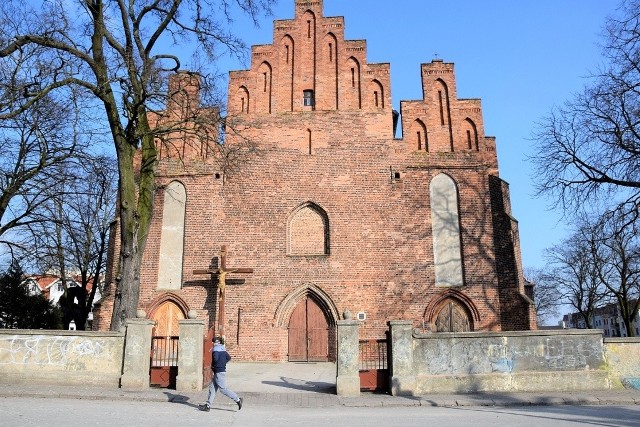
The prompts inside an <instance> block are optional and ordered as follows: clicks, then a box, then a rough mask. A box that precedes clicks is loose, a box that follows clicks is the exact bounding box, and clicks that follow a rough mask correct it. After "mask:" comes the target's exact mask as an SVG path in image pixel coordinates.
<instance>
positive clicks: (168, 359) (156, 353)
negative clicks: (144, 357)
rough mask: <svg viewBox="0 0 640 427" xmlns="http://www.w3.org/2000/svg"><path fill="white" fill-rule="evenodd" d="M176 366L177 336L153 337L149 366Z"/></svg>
mask: <svg viewBox="0 0 640 427" xmlns="http://www.w3.org/2000/svg"><path fill="white" fill-rule="evenodd" d="M164 366H178V337H177V336H173V337H153V338H152V341H151V367H152V368H159V367H164Z"/></svg>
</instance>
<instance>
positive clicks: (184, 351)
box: [176, 319, 204, 391]
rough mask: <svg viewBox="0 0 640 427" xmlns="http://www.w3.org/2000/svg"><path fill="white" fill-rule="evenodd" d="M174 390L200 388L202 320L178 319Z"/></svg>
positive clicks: (202, 348)
mask: <svg viewBox="0 0 640 427" xmlns="http://www.w3.org/2000/svg"><path fill="white" fill-rule="evenodd" d="M179 323H180V340H179V341H178V377H177V378H176V391H194V390H195V391H200V390H202V383H203V378H202V357H203V350H204V342H203V340H204V338H203V337H204V320H194V319H184V320H180V322H179Z"/></svg>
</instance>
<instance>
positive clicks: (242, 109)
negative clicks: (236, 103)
mask: <svg viewBox="0 0 640 427" xmlns="http://www.w3.org/2000/svg"><path fill="white" fill-rule="evenodd" d="M240 111H242V112H243V113H244V96H243V97H242V108H241V109H240Z"/></svg>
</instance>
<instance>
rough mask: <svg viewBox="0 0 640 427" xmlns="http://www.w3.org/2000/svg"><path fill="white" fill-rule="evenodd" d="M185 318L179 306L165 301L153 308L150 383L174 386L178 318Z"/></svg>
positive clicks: (176, 364)
mask: <svg viewBox="0 0 640 427" xmlns="http://www.w3.org/2000/svg"><path fill="white" fill-rule="evenodd" d="M184 318H185V316H184V313H183V312H182V310H181V309H180V307H179V306H178V305H177V304H176V303H174V302H172V301H165V302H163V303H162V304H160V306H159V307H158V308H157V309H156V310H154V312H153V313H152V315H151V319H152V320H155V322H156V326H155V327H154V328H153V337H152V344H151V385H152V386H157V387H168V388H175V383H176V377H177V375H178V337H179V335H180V323H179V322H180V320H183V319H184Z"/></svg>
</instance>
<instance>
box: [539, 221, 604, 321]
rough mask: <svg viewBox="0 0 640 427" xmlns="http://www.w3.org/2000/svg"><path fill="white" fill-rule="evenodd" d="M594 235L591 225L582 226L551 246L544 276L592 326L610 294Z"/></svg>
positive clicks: (562, 298) (563, 300)
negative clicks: (591, 240) (593, 244)
mask: <svg viewBox="0 0 640 427" xmlns="http://www.w3.org/2000/svg"><path fill="white" fill-rule="evenodd" d="M590 235H591V230H590V229H589V227H588V226H586V225H585V226H581V227H578V228H577V230H576V231H575V232H574V233H573V234H571V235H570V236H569V237H568V238H566V239H564V240H563V241H562V242H560V243H558V244H556V245H554V246H553V247H551V248H549V249H547V251H546V254H545V256H546V258H547V266H546V270H545V273H544V275H543V279H542V281H543V282H544V283H546V284H547V285H548V286H553V287H555V288H556V289H557V290H558V291H559V292H560V295H561V302H562V303H564V304H567V305H569V306H571V307H572V308H574V309H575V310H576V311H577V312H578V314H579V315H580V316H581V317H582V319H583V320H584V321H585V324H586V326H587V328H588V329H592V328H593V326H594V325H593V323H592V322H593V315H594V313H595V309H596V308H598V307H599V306H600V305H601V304H602V303H603V302H604V301H605V300H606V297H607V294H606V288H605V287H604V284H603V283H602V281H601V279H600V274H599V271H598V264H597V263H596V262H595V260H594V258H593V253H592V251H591V245H590V244H589V236H590Z"/></svg>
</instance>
